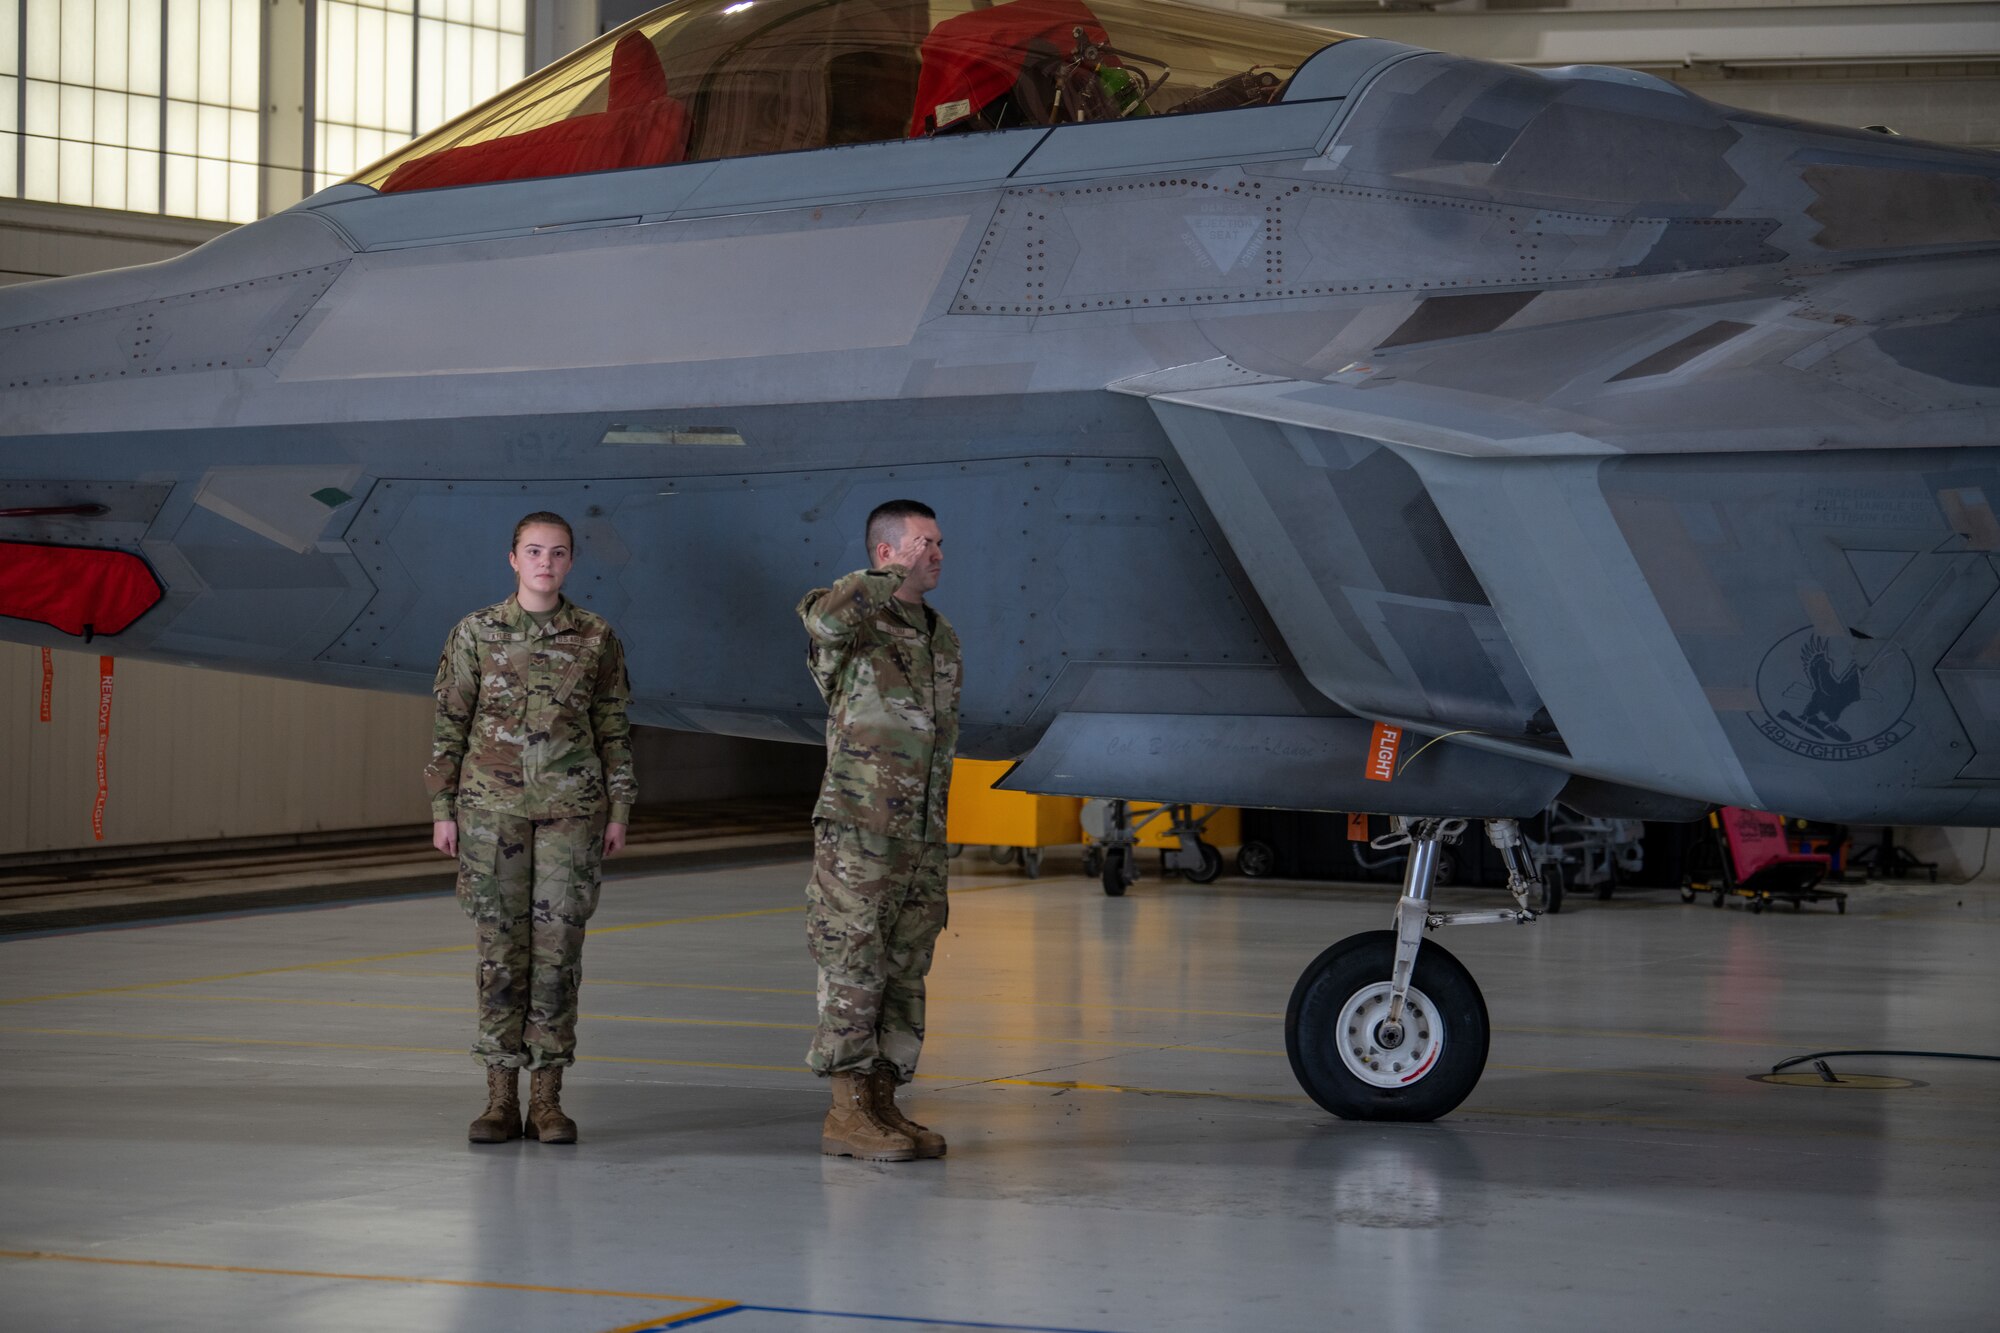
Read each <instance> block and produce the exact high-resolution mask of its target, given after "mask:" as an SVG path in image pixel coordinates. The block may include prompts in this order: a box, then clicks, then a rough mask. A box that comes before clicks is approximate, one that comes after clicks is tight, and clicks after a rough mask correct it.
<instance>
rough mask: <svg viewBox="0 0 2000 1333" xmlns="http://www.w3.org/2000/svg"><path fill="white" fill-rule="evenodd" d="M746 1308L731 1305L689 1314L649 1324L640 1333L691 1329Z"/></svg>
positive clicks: (663, 1332)
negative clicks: (706, 1311) (726, 1307)
mask: <svg viewBox="0 0 2000 1333" xmlns="http://www.w3.org/2000/svg"><path fill="white" fill-rule="evenodd" d="M746 1308H747V1307H745V1306H741V1305H732V1306H730V1307H729V1308H728V1309H727V1310H710V1311H709V1312H708V1313H706V1314H691V1315H685V1316H682V1317H679V1318H671V1319H668V1320H666V1321H664V1322H663V1323H658V1324H649V1325H647V1326H646V1327H645V1328H644V1329H641V1330H640V1333H665V1331H666V1330H667V1329H670V1328H693V1327H694V1326H695V1325H696V1324H704V1323H707V1322H708V1321H709V1320H711V1319H720V1318H722V1317H723V1316H724V1315H732V1314H737V1313H739V1312H741V1311H742V1310H744V1309H746Z"/></svg>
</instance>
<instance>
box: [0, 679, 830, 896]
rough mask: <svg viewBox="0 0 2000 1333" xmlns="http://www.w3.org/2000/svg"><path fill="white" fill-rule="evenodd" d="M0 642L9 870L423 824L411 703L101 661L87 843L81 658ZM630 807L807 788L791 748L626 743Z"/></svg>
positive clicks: (420, 715)
mask: <svg viewBox="0 0 2000 1333" xmlns="http://www.w3.org/2000/svg"><path fill="white" fill-rule="evenodd" d="M49 657H50V666H51V668H52V677H53V679H52V689H51V697H50V701H49V702H50V707H49V720H48V721H47V722H43V721H42V720H41V707H40V701H41V692H42V658H41V650H40V649H37V648H29V647H25V646H23V645H20V644H12V643H0V755H5V756H6V762H5V763H0V866H4V865H6V863H7V862H8V860H9V859H13V858H42V857H48V856H51V855H54V854H61V853H70V852H87V851H90V850H91V849H101V850H104V851H106V852H110V851H124V852H131V851H133V850H134V849H139V848H148V847H156V846H160V845H162V844H168V843H172V844H186V843H191V842H192V843H200V842H211V841H237V840H241V839H250V838H267V839H278V840H283V839H287V838H292V837H298V836H303V835H312V834H321V833H334V832H339V831H343V830H359V829H388V828H399V827H408V828H410V829H412V830H413V831H414V830H416V829H419V828H420V827H421V826H423V825H426V824H428V823H429V822H430V811H429V804H428V802H427V801H426V799H425V796H424V787H423V767H424V762H425V760H426V759H428V758H429V757H430V738H431V701H430V699H429V698H428V697H427V696H424V697H419V696H412V695H406V694H381V693H377V692H374V691H369V690H348V689H339V688H335V687H333V686H328V685H307V684H302V683H300V682H297V681H289V680H273V679H270V678H268V677H263V676H243V675H236V674H234V673H230V672H222V671H203V670H197V669H195V668H192V667H177V666H168V665H164V664H162V663H158V662H141V661H134V660H118V661H116V662H114V664H113V667H112V676H111V686H112V690H111V720H110V729H109V740H108V744H107V747H106V750H107V754H106V759H107V775H106V776H107V778H108V792H107V796H106V800H105V805H104V818H103V823H104V828H103V832H104V837H103V840H102V841H101V842H99V841H98V840H97V839H96V837H95V836H94V834H93V829H92V822H91V817H92V811H93V809H94V807H95V805H96V800H97V741H98V698H99V692H98V685H99V676H98V656H97V654H95V653H91V652H61V651H58V652H53V653H51V654H50V655H49ZM633 750H634V761H635V763H636V765H637V767H638V770H639V789H640V809H641V810H642V811H644V810H646V809H652V808H658V807H660V806H663V805H671V804H676V803H679V802H682V801H691V800H716V799H724V798H732V797H753V796H777V795H796V794H804V793H809V792H811V791H813V790H814V789H815V788H816V787H817V785H818V782H819V773H820V752H819V750H818V749H817V748H816V747H813V746H808V745H784V744H780V743H777V742H773V741H749V740H738V739H736V738H734V737H728V736H703V735H691V734H688V733H685V732H668V731H659V730H655V729H653V728H650V727H642V728H639V729H638V733H637V736H636V738H635V743H634V746H633Z"/></svg>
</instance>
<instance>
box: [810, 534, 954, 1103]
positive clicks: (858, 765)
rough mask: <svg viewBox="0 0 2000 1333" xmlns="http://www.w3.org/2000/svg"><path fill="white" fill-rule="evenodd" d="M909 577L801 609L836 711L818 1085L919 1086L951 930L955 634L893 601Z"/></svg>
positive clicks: (856, 582) (830, 742)
mask: <svg viewBox="0 0 2000 1333" xmlns="http://www.w3.org/2000/svg"><path fill="white" fill-rule="evenodd" d="M908 574H909V571H908V570H907V569H904V568H903V567H902V566H900V565H890V566H888V567H886V568H884V569H874V570H860V571H857V572H855V573H853V574H849V575H847V576H846V577H845V578H842V579H841V580H840V581H838V582H837V583H835V584H834V585H833V587H831V588H819V589H815V590H814V591H813V592H811V593H808V594H807V595H806V597H805V600H803V601H801V602H800V603H799V618H800V619H801V620H803V621H804V622H805V626H806V632H807V634H809V635H810V636H811V639H812V642H811V645H810V646H809V648H808V649H807V653H806V660H807V665H808V667H809V668H810V670H811V671H812V676H813V680H814V681H815V682H816V683H817V684H818V685H819V692H820V696H821V697H822V698H824V699H825V700H826V703H827V713H828V716H827V724H826V751H827V758H826V781H825V782H824V784H823V785H822V786H821V788H820V796H819V804H818V805H817V806H816V807H815V808H814V810H813V829H814V835H815V852H814V857H813V872H812V878H811V880H810V881H809V882H808V883H807V885H806V903H807V918H806V940H807V944H808V946H809V947H810V948H811V950H812V955H813V961H814V962H816V963H817V964H818V965H819V1032H818V1034H817V1035H816V1036H815V1037H814V1039H813V1043H812V1047H811V1049H810V1050H809V1051H808V1052H807V1053H806V1063H807V1064H808V1065H809V1066H811V1068H812V1070H813V1072H815V1073H818V1074H847V1073H866V1072H867V1071H869V1070H870V1069H872V1068H874V1067H875V1066H876V1065H877V1064H882V1065H887V1066H889V1067H891V1068H893V1070H894V1071H895V1075H896V1079H897V1081H898V1082H902V1083H907V1082H909V1081H910V1079H911V1077H913V1076H914V1074H915V1072H916V1067H917V1054H918V1052H919V1050H920V1049H921V1048H922V1046H923V1040H924V976H925V974H926V973H928V972H929V971H930V966H931V951H932V948H933V946H934V945H935V943H936V941H937V937H938V932H939V931H941V930H943V929H944V925H945V919H946V915H947V910H948V909H947V905H946V900H945V846H944V844H945V800H946V797H947V796H948V794H949V792H950V787H951V757H952V751H953V750H954V749H956V748H957V745H958V692H959V677H960V674H961V670H962V663H961V659H960V656H959V647H958V635H956V634H954V633H953V632H952V628H951V626H950V625H949V624H948V623H947V622H946V621H945V618H944V617H943V616H941V615H939V614H938V613H937V612H935V611H933V610H932V609H931V608H930V607H928V606H921V605H919V606H912V605H910V604H909V603H906V602H903V601H901V600H900V599H898V598H897V597H896V595H895V593H896V589H897V588H899V587H901V586H902V583H903V580H904V579H905V578H906V577H908Z"/></svg>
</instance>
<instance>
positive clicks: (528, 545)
mask: <svg viewBox="0 0 2000 1333" xmlns="http://www.w3.org/2000/svg"><path fill="white" fill-rule="evenodd" d="M570 559H571V557H570V549H569V536H568V534H566V533H564V532H563V530H562V529H561V528H558V527H556V526H554V525H553V524H549V523H531V524H529V525H528V526H527V527H525V528H523V529H521V535H520V537H519V539H517V540H516V541H515V543H514V549H513V550H512V551H510V552H509V553H508V555H507V563H508V564H510V565H512V566H513V567H514V573H515V575H516V576H517V577H518V578H519V579H520V580H521V586H522V587H523V588H526V589H527V590H528V591H530V592H535V593H544V594H548V595H554V594H555V593H558V592H561V591H562V586H563V580H564V579H566V578H568V577H569V567H570Z"/></svg>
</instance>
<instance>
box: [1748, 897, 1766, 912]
mask: <svg viewBox="0 0 2000 1333" xmlns="http://www.w3.org/2000/svg"><path fill="white" fill-rule="evenodd" d="M1763 910H1764V900H1763V899H1762V898H1761V897H1753V898H1751V899H1750V915H1751V916H1756V915H1757V914H1759V913H1760V912H1762V911H1763Z"/></svg>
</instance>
